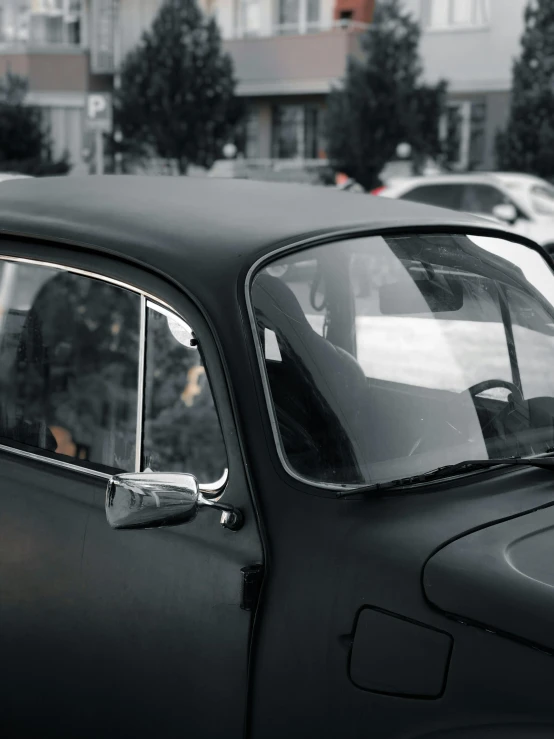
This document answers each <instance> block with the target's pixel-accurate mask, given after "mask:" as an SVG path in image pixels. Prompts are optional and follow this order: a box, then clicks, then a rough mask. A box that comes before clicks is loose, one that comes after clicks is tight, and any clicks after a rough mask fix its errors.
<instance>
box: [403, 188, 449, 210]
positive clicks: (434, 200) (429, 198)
mask: <svg viewBox="0 0 554 739" xmlns="http://www.w3.org/2000/svg"><path fill="white" fill-rule="evenodd" d="M462 191H463V186H462V185H423V186H422V187H414V188H413V190H410V191H409V192H407V193H405V194H404V195H402V198H401V199H402V200H411V201H412V202H413V203H424V204H426V205H435V206H436V207H438V208H451V209H453V210H459V209H460V207H461V196H462Z"/></svg>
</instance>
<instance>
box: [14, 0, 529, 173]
mask: <svg viewBox="0 0 554 739" xmlns="http://www.w3.org/2000/svg"><path fill="white" fill-rule="evenodd" d="M376 1H377V2H378V1H379V0H199V2H200V4H201V6H202V7H203V9H204V10H205V12H207V13H212V14H214V15H215V17H216V19H217V21H218V23H219V26H220V28H221V32H222V36H223V39H224V46H225V48H226V49H227V50H228V51H229V53H230V54H231V56H232V58H233V61H234V66H235V73H236V76H237V79H238V94H239V95H241V96H243V97H244V98H245V99H246V100H247V102H248V110H249V116H248V126H247V135H246V141H245V145H244V152H243V153H244V155H245V156H246V157H247V161H248V162H249V163H250V165H251V166H252V167H253V168H255V167H256V166H260V167H263V166H266V165H267V163H272V164H274V163H275V162H279V163H281V165H282V166H285V167H286V166H291V167H297V168H298V167H299V166H300V167H308V166H309V165H310V163H312V164H317V163H322V162H324V161H325V157H326V152H325V138H324V132H323V111H324V108H325V100H326V97H327V95H328V93H329V90H330V89H331V87H332V85H333V84H334V83H335V82H336V81H338V80H339V79H340V78H341V77H342V76H343V75H344V72H345V69H346V62H347V58H348V56H349V55H350V54H357V53H359V48H360V46H359V42H360V36H361V34H362V33H363V32H364V31H365V29H366V28H367V25H368V24H370V23H371V21H372V17H373V12H374V6H375V2H376ZM403 2H404V6H405V7H406V9H407V10H409V11H411V12H412V13H413V14H414V16H415V17H416V18H418V19H419V21H420V22H421V26H422V31H423V34H422V43H421V53H422V57H423V62H424V65H425V74H426V77H427V79H428V80H429V81H436V80H438V79H439V78H445V79H447V80H448V81H449V86H450V87H449V89H450V94H449V112H448V116H447V117H446V118H445V120H444V122H443V129H444V134H445V135H446V134H448V140H449V141H450V145H451V147H452V158H453V159H454V160H455V161H456V162H457V166H458V167H459V168H460V169H466V168H469V167H471V168H478V169H486V168H489V167H491V166H492V165H493V162H494V137H495V134H496V130H497V129H498V127H499V126H501V125H503V124H504V122H505V120H506V115H507V112H508V106H509V89H510V82H511V67H512V60H513V58H514V56H515V55H516V54H517V53H518V49H519V38H520V36H521V32H522V30H523V10H524V7H525V4H526V0H403ZM160 4H161V0H0V75H1V74H3V73H5V72H6V70H7V69H11V70H12V71H13V72H16V73H18V74H22V75H24V76H26V77H27V78H28V80H29V86H30V97H29V99H30V101H31V102H33V103H35V104H37V105H40V106H41V107H42V108H43V110H44V112H45V117H46V119H47V121H48V122H49V124H50V127H51V132H52V138H53V142H54V150H55V153H56V154H58V155H59V154H61V153H62V151H64V150H68V151H69V153H70V156H71V160H72V163H73V165H74V167H75V171H87V165H86V163H85V162H84V161H83V149H84V147H85V143H86V138H85V120H84V107H85V100H86V94H87V92H96V91H98V92H100V91H107V90H110V89H111V88H112V84H113V72H114V70H115V68H116V67H117V63H118V59H120V58H121V57H122V56H124V55H125V53H126V52H127V51H129V50H130V49H131V48H132V47H133V46H134V45H135V44H136V43H137V42H138V40H139V39H140V35H141V33H142V32H143V30H144V29H145V28H148V26H149V25H150V24H151V22H152V19H153V18H154V17H155V15H156V13H157V10H158V8H159V6H160ZM117 11H118V12H119V23H116V22H115V18H116V13H117Z"/></svg>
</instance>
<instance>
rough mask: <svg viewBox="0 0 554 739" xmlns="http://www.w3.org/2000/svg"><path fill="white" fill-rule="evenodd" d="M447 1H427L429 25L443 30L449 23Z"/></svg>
mask: <svg viewBox="0 0 554 739" xmlns="http://www.w3.org/2000/svg"><path fill="white" fill-rule="evenodd" d="M448 6H449V0H429V11H428V12H429V25H430V26H431V27H432V28H444V27H445V26H447V25H448V21H449V7H448Z"/></svg>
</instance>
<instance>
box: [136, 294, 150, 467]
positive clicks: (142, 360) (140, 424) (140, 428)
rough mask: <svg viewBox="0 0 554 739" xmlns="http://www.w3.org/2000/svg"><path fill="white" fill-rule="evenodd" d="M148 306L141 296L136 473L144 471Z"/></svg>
mask: <svg viewBox="0 0 554 739" xmlns="http://www.w3.org/2000/svg"><path fill="white" fill-rule="evenodd" d="M146 305H147V301H146V298H145V297H144V295H141V296H140V328H139V358H138V380H137V428H136V431H135V434H136V436H135V472H141V471H142V470H141V467H142V445H143V440H144V381H145V372H146Z"/></svg>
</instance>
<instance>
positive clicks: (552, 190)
mask: <svg viewBox="0 0 554 739" xmlns="http://www.w3.org/2000/svg"><path fill="white" fill-rule="evenodd" d="M531 202H532V203H533V208H534V209H535V211H536V212H537V213H540V214H541V215H543V216H554V187H550V186H549V185H536V186H534V187H532V188H531Z"/></svg>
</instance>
